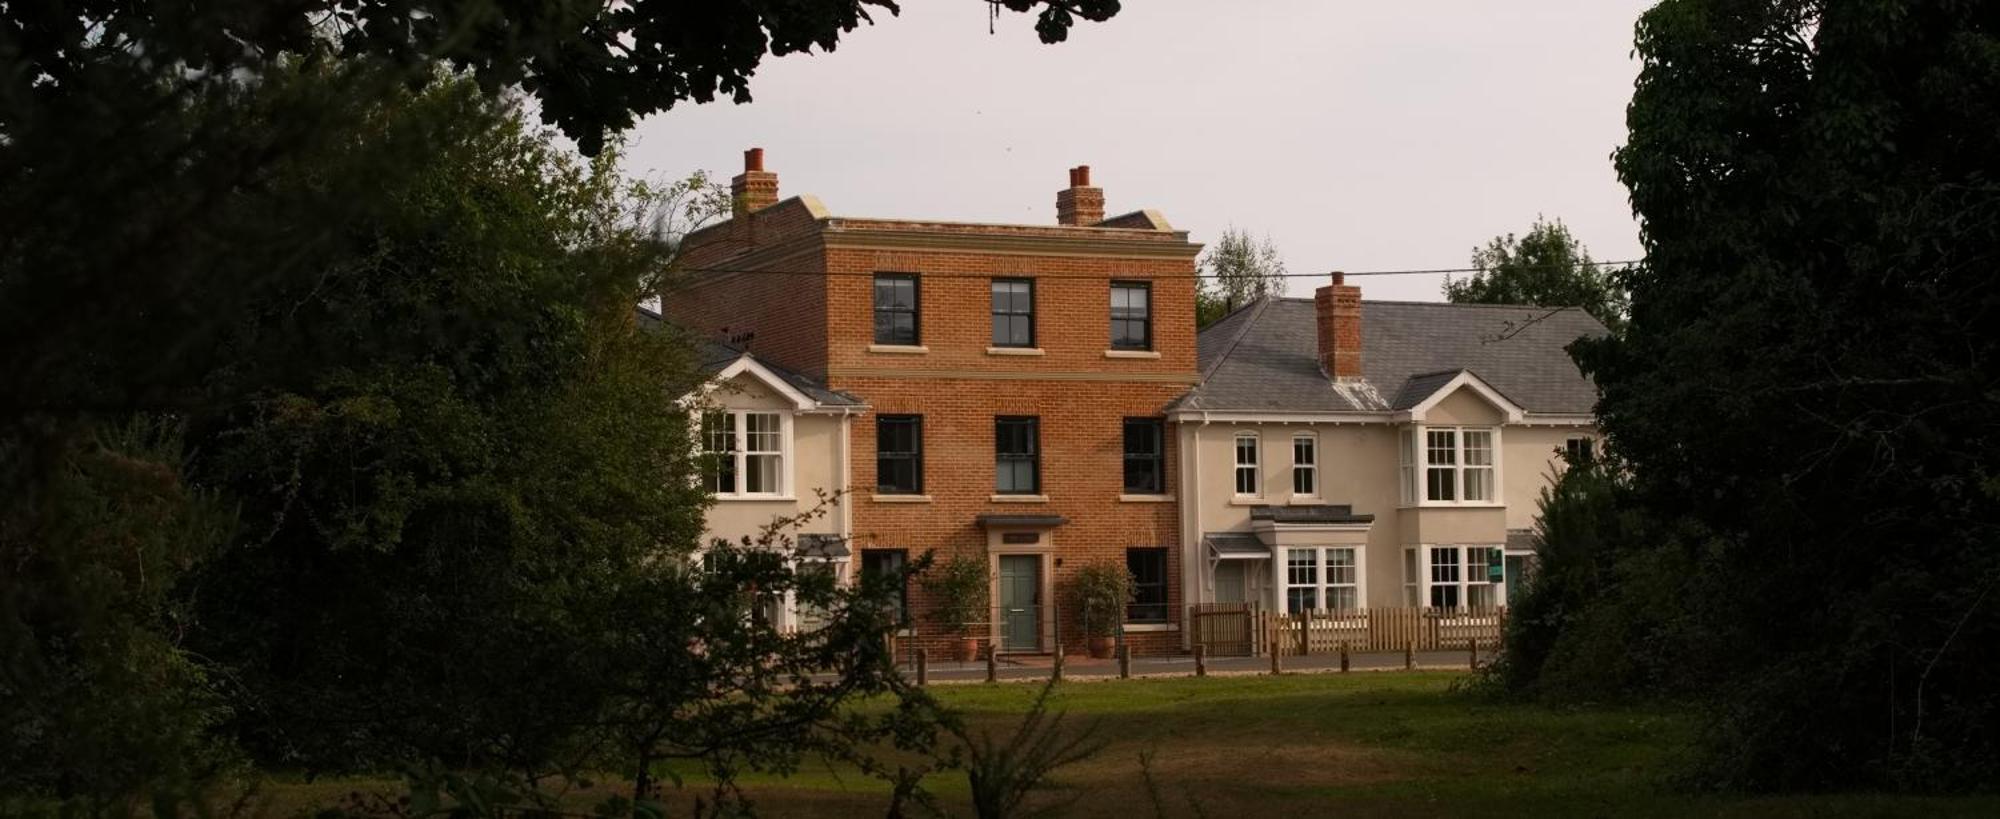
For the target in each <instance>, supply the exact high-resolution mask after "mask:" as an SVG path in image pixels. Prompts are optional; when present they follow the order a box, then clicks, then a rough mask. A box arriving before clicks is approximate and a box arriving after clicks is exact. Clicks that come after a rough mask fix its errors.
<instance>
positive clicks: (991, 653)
mask: <svg viewBox="0 0 2000 819" xmlns="http://www.w3.org/2000/svg"><path fill="white" fill-rule="evenodd" d="M986 681H987V682H999V681H1000V647H999V646H996V645H989V646H987V647H986Z"/></svg>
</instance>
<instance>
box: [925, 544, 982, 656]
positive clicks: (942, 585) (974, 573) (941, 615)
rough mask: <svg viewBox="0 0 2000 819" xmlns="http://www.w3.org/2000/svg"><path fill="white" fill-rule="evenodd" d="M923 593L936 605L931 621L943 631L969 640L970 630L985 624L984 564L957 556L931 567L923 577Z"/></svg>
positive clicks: (932, 610)
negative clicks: (942, 628) (941, 627)
mask: <svg viewBox="0 0 2000 819" xmlns="http://www.w3.org/2000/svg"><path fill="white" fill-rule="evenodd" d="M922 578H923V579H922V581H921V582H922V583H923V587H924V593H925V594H927V595H929V596H930V598H931V599H932V600H934V601H936V603H935V604H934V605H933V606H932V607H931V620H932V621H933V622H936V623H937V624H938V625H941V626H943V627H945V629H947V630H949V631H951V632H953V633H955V634H960V635H964V636H968V637H969V636H971V635H972V632H971V630H970V629H971V627H972V626H974V625H979V624H984V623H986V622H988V621H989V620H988V618H989V615H990V614H991V609H989V608H988V605H987V604H988V599H987V592H986V589H987V586H988V585H989V584H988V581H987V571H986V560H985V559H984V558H980V557H972V556H966V555H960V556H957V557H953V558H951V559H950V560H946V561H943V562H941V563H935V564H933V565H932V566H931V567H930V569H929V570H928V571H926V572H924V573H923V575H922Z"/></svg>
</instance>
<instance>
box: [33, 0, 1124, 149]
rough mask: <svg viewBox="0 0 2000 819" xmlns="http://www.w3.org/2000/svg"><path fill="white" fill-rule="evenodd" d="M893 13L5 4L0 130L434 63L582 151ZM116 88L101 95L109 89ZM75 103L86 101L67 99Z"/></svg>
mask: <svg viewBox="0 0 2000 819" xmlns="http://www.w3.org/2000/svg"><path fill="white" fill-rule="evenodd" d="M1001 7H1004V8H1008V9H1011V10H1014V11H1018V12H1032V11H1035V10H1036V9H1037V8H1038V7H1042V8H1041V10H1040V11H1039V13H1038V16H1037V22H1036V24H1035V31H1036V33H1037V34H1038V35H1039V36H1040V38H1041V40H1042V41H1043V42H1046V43H1056V42H1061V41H1063V40H1064V39H1066V38H1067V37H1068V36H1069V28H1070V26H1071V25H1074V23H1075V21H1076V18H1078V17H1081V18H1083V19H1085V20H1093V21H1103V20H1107V19H1110V18H1111V16H1112V15H1114V14H1117V13H1118V2H1117V0H1069V2H1052V0H996V2H995V3H993V5H992V8H995V9H998V8H1001ZM877 10H880V11H887V12H889V13H890V14H895V13H896V12H897V6H896V3H895V2H893V0H803V2H798V1H794V2H713V3H690V2H683V1H682V0H634V1H633V2H626V3H615V4H614V3H603V2H598V0H555V1H554V2H543V1H542V0H198V1H197V2H189V3H170V4H156V3H137V2H132V0H70V2H64V3H60V4H54V3H12V4H9V5H8V6H7V7H6V9H5V11H4V12H0V55H5V59H6V61H7V63H8V64H7V65H6V66H4V67H5V69H6V70H4V71H0V133H11V132H13V131H14V130H15V129H16V128H17V127H19V126H20V125H21V124H22V120H21V119H19V118H17V116H16V114H18V111H15V110H10V109H11V108H12V107H13V106H14V105H16V104H20V103H24V102H27V101H29V100H34V101H35V102H34V103H33V104H35V105H41V104H45V102H46V101H47V100H49V99H50V98H58V97H64V96H69V95H71V94H73V93H75V92H76V91H77V90H79V89H83V90H95V89H96V88H98V87H100V83H102V82H103V81H104V80H107V79H115V78H118V77H120V76H122V77H123V78H124V79H128V80H137V81H139V82H141V83H147V82H152V81H155V80H158V79H161V74H164V73H169V72H168V71H167V70H166V69H165V68H164V67H167V66H176V65H185V66H187V67H188V68H189V69H191V71H189V72H185V73H181V72H173V81H174V82H175V83H177V84H186V85H194V84H200V83H204V82H208V81H211V80H214V79H217V78H228V77H230V76H231V74H232V72H234V71H236V70H239V69H252V70H258V69H262V68H264V67H267V66H269V65H270V64H272V63H273V62H274V61H277V60H280V59H282V58H285V57H303V56H307V55H314V56H338V57H340V58H343V59H346V60H350V61H355V62H362V63H367V64H372V65H377V66H384V67H387V66H397V67H400V68H402V69H404V70H406V71H407V73H408V76H409V77H411V78H413V79H417V80H422V79H424V78H425V77H427V76H428V72H429V70H430V66H432V65H433V64H444V65H448V66H450V67H451V68H452V69H453V70H455V71H458V72H462V73H465V74H467V75H470V76H472V77H474V78H476V79H477V80H478V82H479V84H480V86H481V87H482V88H485V89H487V90H489V91H491V90H497V89H501V88H511V87H519V88H522V89H525V90H526V91H527V92H528V93H529V94H530V95H532V96H534V97H535V98H536V99H537V100H538V101H539V102H540V111H541V115H542V119H543V121H544V122H548V123H552V124H555V125H557V126H559V127H560V128H561V129H562V131H563V132H564V133H565V134H567V135H569V136H570V137H571V138H573V139H575V140H576V141H577V143H578V144H579V145H580V146H581V147H582V148H583V150H584V152H585V153H587V154H592V155H594V154H596V153H597V152H598V151H599V150H600V149H602V148H603V146H604V145H605V136H606V134H607V133H614V134H615V133H618V132H621V131H624V130H626V129H628V128H630V127H632V125H633V124H634V123H635V122H637V121H638V119H639V118H641V117H644V116H646V115H648V114H653V113H657V112H660V111H665V110H668V109H670V108H672V107H673V106H674V105H675V104H677V103H681V102H686V101H694V102H697V103H702V102H710V101H713V100H715V99H718V98H726V99H731V100H734V101H736V102H739V103H740V102H749V101H750V77H751V75H753V74H755V73H756V71H757V66H758V65H759V64H760V63H761V62H762V61H763V58H764V55H765V54H766V53H769V54H771V55H773V56H784V55H787V54H793V53H803V52H811V51H812V50H813V49H815V48H817V49H819V50H822V51H832V50H833V49H834V47H835V46H836V45H838V44H839V42H840V37H841V35H842V34H845V33H847V32H850V31H853V30H854V29H855V28H856V27H858V26H860V25H861V24H863V23H866V22H872V19H873V18H872V17H871V16H870V12H871V11H877ZM113 86H114V84H113V83H103V84H102V86H101V87H104V88H111V87H113ZM77 104H81V105H89V104H91V103H90V102H89V101H85V100H78V101H77Z"/></svg>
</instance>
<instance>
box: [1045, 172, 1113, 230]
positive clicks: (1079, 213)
mask: <svg viewBox="0 0 2000 819" xmlns="http://www.w3.org/2000/svg"><path fill="white" fill-rule="evenodd" d="M1102 221H1104V189H1103V188H1093V187H1091V186H1090V166H1089V165H1078V166H1076V167H1074V168H1071V169H1069V187H1067V188H1064V189H1062V190H1060V191H1056V224H1059V225H1078V226H1083V227H1088V226H1090V225H1094V224H1097V223H1098V222H1102Z"/></svg>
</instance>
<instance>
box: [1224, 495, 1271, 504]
mask: <svg viewBox="0 0 2000 819" xmlns="http://www.w3.org/2000/svg"><path fill="white" fill-rule="evenodd" d="M1269 503H1270V501H1267V500H1265V499H1264V496H1263V495H1236V496H1233V497H1231V498H1230V499H1229V505H1230V506H1266V505H1269Z"/></svg>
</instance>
